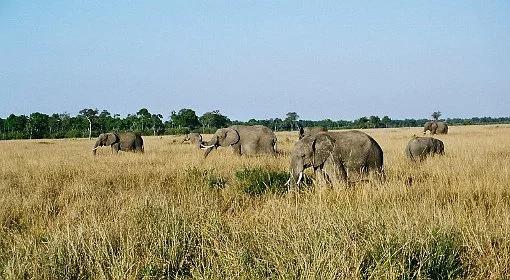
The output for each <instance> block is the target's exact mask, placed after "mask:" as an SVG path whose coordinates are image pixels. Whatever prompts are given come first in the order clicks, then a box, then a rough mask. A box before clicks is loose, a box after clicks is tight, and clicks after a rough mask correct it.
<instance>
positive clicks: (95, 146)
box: [92, 140, 101, 155]
mask: <svg viewBox="0 0 510 280" xmlns="http://www.w3.org/2000/svg"><path fill="white" fill-rule="evenodd" d="M100 144H101V143H100V142H99V140H97V141H96V144H94V149H92V154H93V155H96V150H97V149H98V148H99V146H101V145H100Z"/></svg>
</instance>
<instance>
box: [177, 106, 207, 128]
mask: <svg viewBox="0 0 510 280" xmlns="http://www.w3.org/2000/svg"><path fill="white" fill-rule="evenodd" d="M170 119H171V120H172V124H173V125H176V126H178V127H179V128H181V127H187V128H189V129H191V130H193V129H195V128H197V127H200V121H199V120H198V117H197V115H196V113H195V111H193V110H191V109H187V108H183V109H181V110H179V112H178V113H176V112H175V111H172V114H171V115H170Z"/></svg>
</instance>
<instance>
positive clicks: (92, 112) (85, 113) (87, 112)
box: [80, 108, 98, 139]
mask: <svg viewBox="0 0 510 280" xmlns="http://www.w3.org/2000/svg"><path fill="white" fill-rule="evenodd" d="M97 113H98V110H97V108H96V109H88V108H85V109H83V110H81V111H80V115H81V117H84V118H86V119H87V121H89V139H92V120H93V119H94V118H95V117H96V116H97Z"/></svg>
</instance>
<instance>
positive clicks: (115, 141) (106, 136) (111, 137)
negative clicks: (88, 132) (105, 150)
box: [92, 132, 144, 155]
mask: <svg viewBox="0 0 510 280" xmlns="http://www.w3.org/2000/svg"><path fill="white" fill-rule="evenodd" d="M101 146H111V147H112V152H113V153H118V152H119V150H120V151H126V152H127V151H132V152H141V153H143V150H144V147H143V139H142V136H140V134H138V133H134V132H123V133H115V132H110V133H102V134H101V135H99V137H97V140H96V143H95V144H94V148H93V149H92V153H93V154H94V155H95V154H96V150H97V149H98V148H99V147H101Z"/></svg>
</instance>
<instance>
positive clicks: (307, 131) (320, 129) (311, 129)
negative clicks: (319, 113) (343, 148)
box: [299, 126, 328, 139]
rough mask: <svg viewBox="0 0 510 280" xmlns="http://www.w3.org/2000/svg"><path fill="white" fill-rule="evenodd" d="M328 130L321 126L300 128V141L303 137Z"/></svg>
mask: <svg viewBox="0 0 510 280" xmlns="http://www.w3.org/2000/svg"><path fill="white" fill-rule="evenodd" d="M327 131H328V129H327V128H325V127H321V126H316V127H301V128H299V139H302V138H303V137H305V136H307V135H314V134H317V133H320V132H327Z"/></svg>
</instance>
